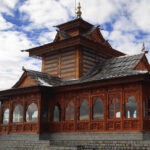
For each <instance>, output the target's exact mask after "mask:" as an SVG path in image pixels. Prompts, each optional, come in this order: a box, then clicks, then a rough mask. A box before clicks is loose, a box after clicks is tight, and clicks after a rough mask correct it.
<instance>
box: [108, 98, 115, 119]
mask: <svg viewBox="0 0 150 150" xmlns="http://www.w3.org/2000/svg"><path fill="white" fill-rule="evenodd" d="M114 102H115V99H114V98H113V99H112V100H111V103H110V104H109V118H114Z"/></svg>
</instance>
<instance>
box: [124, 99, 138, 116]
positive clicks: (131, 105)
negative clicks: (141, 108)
mask: <svg viewBox="0 0 150 150" xmlns="http://www.w3.org/2000/svg"><path fill="white" fill-rule="evenodd" d="M125 112H126V118H137V117H138V103H137V102H136V100H135V98H134V96H130V97H129V98H128V102H127V103H126V104H125Z"/></svg>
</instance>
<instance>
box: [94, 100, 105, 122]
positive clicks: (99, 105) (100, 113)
mask: <svg viewBox="0 0 150 150" xmlns="http://www.w3.org/2000/svg"><path fill="white" fill-rule="evenodd" d="M103 118H104V105H103V102H102V100H101V99H100V98H98V99H96V101H95V103H94V104H93V120H99V119H103Z"/></svg>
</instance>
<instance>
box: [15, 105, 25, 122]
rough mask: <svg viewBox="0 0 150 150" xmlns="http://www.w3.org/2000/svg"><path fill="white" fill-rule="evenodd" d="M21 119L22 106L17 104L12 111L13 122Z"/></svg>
mask: <svg viewBox="0 0 150 150" xmlns="http://www.w3.org/2000/svg"><path fill="white" fill-rule="evenodd" d="M22 121H23V108H22V106H21V105H17V106H16V107H15V109H14V111H13V122H22Z"/></svg>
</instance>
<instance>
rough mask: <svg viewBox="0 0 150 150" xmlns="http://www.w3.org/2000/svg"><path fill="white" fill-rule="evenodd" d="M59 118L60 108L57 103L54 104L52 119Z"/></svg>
mask: <svg viewBox="0 0 150 150" xmlns="http://www.w3.org/2000/svg"><path fill="white" fill-rule="evenodd" d="M60 120H61V108H60V105H59V104H56V105H55V107H54V112H53V121H54V122H59V121H60Z"/></svg>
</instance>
